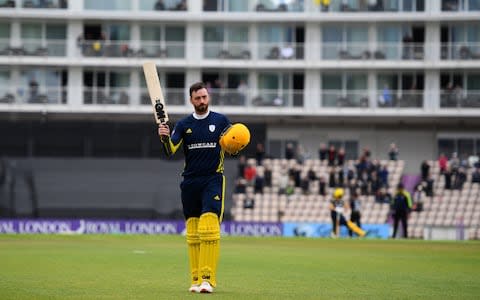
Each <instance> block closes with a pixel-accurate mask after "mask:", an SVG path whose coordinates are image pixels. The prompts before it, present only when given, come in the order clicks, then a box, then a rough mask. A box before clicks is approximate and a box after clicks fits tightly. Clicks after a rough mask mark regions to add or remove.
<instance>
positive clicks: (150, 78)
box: [143, 61, 168, 124]
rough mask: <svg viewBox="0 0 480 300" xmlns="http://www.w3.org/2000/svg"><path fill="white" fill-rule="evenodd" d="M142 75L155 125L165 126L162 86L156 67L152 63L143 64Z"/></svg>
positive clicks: (165, 112) (166, 113) (166, 118)
mask: <svg viewBox="0 0 480 300" xmlns="http://www.w3.org/2000/svg"><path fill="white" fill-rule="evenodd" d="M143 74H144V75H145V81H146V82H147V88H148V94H149V95H150V100H151V101H152V107H153V116H154V117H155V122H157V124H165V123H167V122H168V112H167V107H166V105H165V99H163V92H162V86H161V85H160V80H159V79H158V73H157V66H156V65H155V62H153V61H147V62H145V63H143Z"/></svg>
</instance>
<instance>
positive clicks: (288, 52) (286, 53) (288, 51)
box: [280, 44, 295, 59]
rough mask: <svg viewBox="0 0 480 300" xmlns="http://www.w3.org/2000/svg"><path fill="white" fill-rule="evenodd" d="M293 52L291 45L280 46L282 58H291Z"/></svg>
mask: <svg viewBox="0 0 480 300" xmlns="http://www.w3.org/2000/svg"><path fill="white" fill-rule="evenodd" d="M294 54H295V50H294V49H293V47H292V45H290V44H288V45H285V46H284V47H282V49H281V51H280V57H281V58H283V59H291V58H293V55H294Z"/></svg>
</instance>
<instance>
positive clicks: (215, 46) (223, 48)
mask: <svg viewBox="0 0 480 300" xmlns="http://www.w3.org/2000/svg"><path fill="white" fill-rule="evenodd" d="M251 56H252V54H251V52H250V49H249V48H248V42H245V43H226V42H224V43H221V42H219V43H214V42H204V43H203V57H204V58H208V59H250V58H251Z"/></svg>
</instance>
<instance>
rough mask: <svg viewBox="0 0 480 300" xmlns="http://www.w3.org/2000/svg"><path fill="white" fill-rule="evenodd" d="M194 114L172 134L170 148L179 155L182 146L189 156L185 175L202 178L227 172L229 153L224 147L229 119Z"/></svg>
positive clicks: (216, 115) (178, 124) (183, 121)
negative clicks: (224, 135) (226, 161)
mask: <svg viewBox="0 0 480 300" xmlns="http://www.w3.org/2000/svg"><path fill="white" fill-rule="evenodd" d="M200 117H202V118H201V119H199V118H198V116H197V115H195V114H191V115H189V116H187V117H185V118H183V119H181V120H180V121H179V122H178V123H177V124H176V125H175V128H174V129H173V131H172V134H171V137H170V142H169V143H168V145H166V146H167V147H169V148H170V149H169V150H170V153H172V154H173V153H175V152H176V151H177V150H178V148H179V147H180V145H181V144H183V151H184V153H185V168H184V170H183V173H182V175H183V176H185V177H188V176H198V175H213V174H216V173H223V160H224V156H225V153H224V151H223V150H222V149H221V147H220V143H219V139H220V135H221V134H222V132H223V131H224V130H225V128H227V127H228V126H230V121H229V120H228V118H227V117H226V116H224V115H222V114H220V113H216V112H213V111H209V112H208V113H207V115H206V116H205V117H204V116H200Z"/></svg>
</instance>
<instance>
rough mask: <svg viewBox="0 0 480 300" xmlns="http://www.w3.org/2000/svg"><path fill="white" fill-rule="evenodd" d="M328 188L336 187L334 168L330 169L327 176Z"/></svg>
mask: <svg viewBox="0 0 480 300" xmlns="http://www.w3.org/2000/svg"><path fill="white" fill-rule="evenodd" d="M328 187H329V188H334V187H337V179H336V176H335V168H331V169H330V172H329V174H328Z"/></svg>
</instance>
